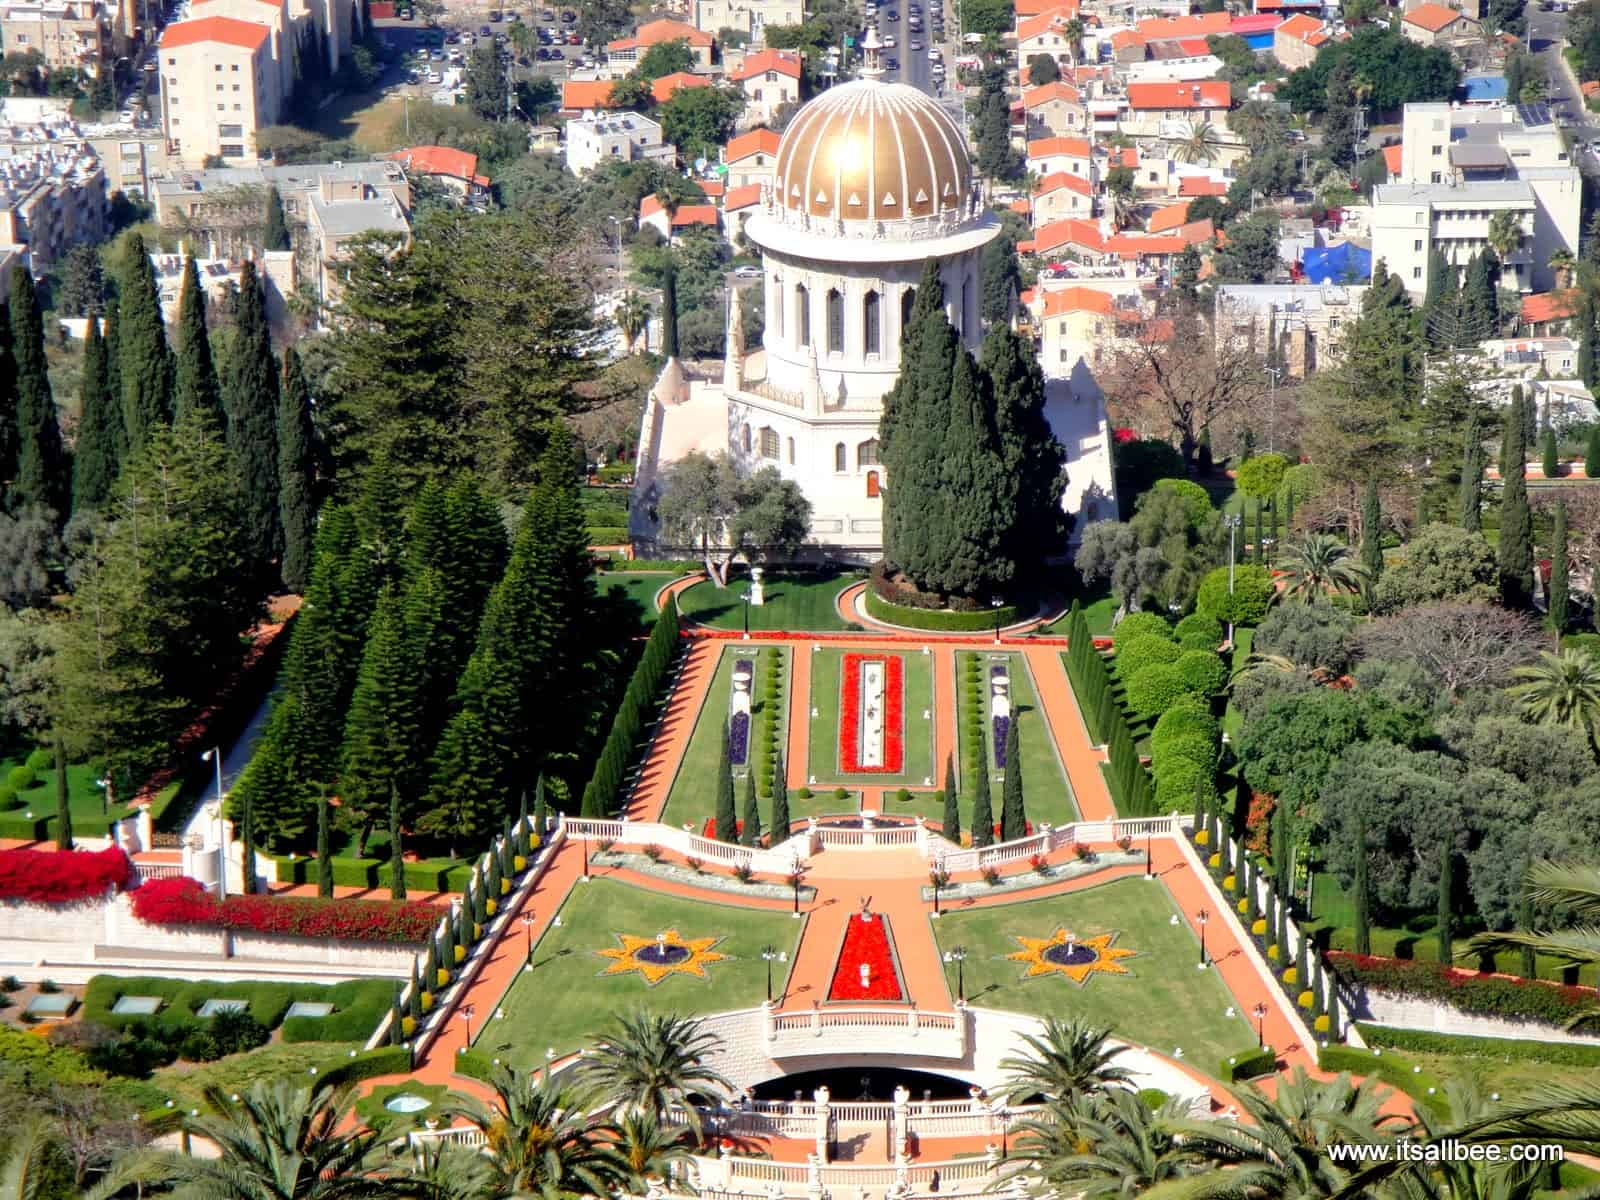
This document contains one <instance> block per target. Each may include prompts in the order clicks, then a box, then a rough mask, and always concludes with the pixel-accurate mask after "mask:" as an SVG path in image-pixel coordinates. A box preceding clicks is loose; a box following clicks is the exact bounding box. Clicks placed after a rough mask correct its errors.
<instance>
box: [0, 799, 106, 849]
mask: <svg viewBox="0 0 1600 1200" xmlns="http://www.w3.org/2000/svg"><path fill="white" fill-rule="evenodd" d="M129 811H130V810H128V809H126V808H121V807H118V808H113V809H112V810H111V812H110V815H108V816H102V815H101V814H99V813H76V812H75V813H73V814H72V833H73V836H74V837H109V836H110V835H111V827H112V826H113V825H114V824H116V823H117V822H118V821H120V820H122V818H123V817H125V816H126V815H127V814H128V812H129ZM29 812H32V813H33V816H31V817H30V816H27V815H26V814H27V813H29ZM58 825H59V822H58V821H57V819H56V804H55V801H54V800H50V801H49V802H48V811H46V810H45V809H43V808H41V807H40V806H39V805H37V804H35V805H34V806H33V807H32V808H31V809H26V808H15V809H12V810H11V811H10V812H3V813H0V838H15V839H17V840H19V841H27V842H51V841H54V840H55V837H56V831H57V828H58Z"/></svg>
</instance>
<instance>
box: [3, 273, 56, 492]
mask: <svg viewBox="0 0 1600 1200" xmlns="http://www.w3.org/2000/svg"><path fill="white" fill-rule="evenodd" d="M11 352H12V355H13V356H14V359H15V362H16V372H17V433H18V443H19V444H18V448H17V474H16V477H15V478H14V479H13V481H12V484H11V489H10V491H9V493H8V494H7V499H8V502H9V505H10V507H11V508H12V509H13V510H21V509H25V508H41V509H45V510H47V511H49V512H51V513H53V514H55V516H56V517H57V518H58V519H62V520H64V519H65V517H66V515H67V506H68V496H69V495H70V492H71V485H72V475H71V470H72V468H71V465H70V464H69V462H68V461H67V452H66V448H65V447H64V446H63V445H62V443H61V426H60V425H58V424H57V423H56V402H55V398H54V397H53V396H52V395H51V393H50V367H49V364H48V363H47V362H46V361H45V355H44V319H43V315H42V314H41V313H40V311H39V297H38V295H37V294H36V293H35V292H34V290H33V275H32V273H31V272H29V271H28V270H27V269H26V268H24V267H13V268H12V269H11Z"/></svg>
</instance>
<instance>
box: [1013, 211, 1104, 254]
mask: <svg viewBox="0 0 1600 1200" xmlns="http://www.w3.org/2000/svg"><path fill="white" fill-rule="evenodd" d="M1105 243H1106V240H1105V238H1104V237H1103V236H1102V235H1101V233H1100V226H1099V225H1097V224H1096V223H1095V222H1093V221H1085V220H1083V219H1082V218H1079V217H1068V218H1067V219H1066V220H1064V221H1051V222H1050V223H1049V224H1048V225H1042V226H1040V227H1039V228H1038V229H1036V230H1034V234H1033V248H1034V250H1035V252H1037V253H1039V254H1048V253H1049V252H1050V251H1052V250H1054V249H1056V248H1057V247H1058V246H1067V245H1076V246H1087V247H1089V248H1090V249H1091V250H1100V249H1103V248H1104V246H1105ZM1019 248H1020V247H1019Z"/></svg>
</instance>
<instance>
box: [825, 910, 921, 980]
mask: <svg viewBox="0 0 1600 1200" xmlns="http://www.w3.org/2000/svg"><path fill="white" fill-rule="evenodd" d="M863 963H865V964H866V966H867V971H868V974H867V986H866V987H862V986H861V965H862V964H863ZM905 998H906V995H905V989H904V988H903V987H901V986H900V968H899V966H898V964H897V963H896V962H895V957H894V941H893V938H892V937H891V936H890V933H889V918H888V917H885V916H884V915H882V914H881V913H873V914H872V918H871V919H870V920H863V919H862V916H861V914H860V913H852V914H851V915H850V920H849V922H848V923H847V924H846V925H845V927H844V939H843V940H842V941H841V942H840V944H839V959H838V961H837V962H836V963H835V964H834V967H833V982H832V983H830V984H829V985H828V999H829V1000H830V1001H841V1000H842V1001H853V1000H904V999H905Z"/></svg>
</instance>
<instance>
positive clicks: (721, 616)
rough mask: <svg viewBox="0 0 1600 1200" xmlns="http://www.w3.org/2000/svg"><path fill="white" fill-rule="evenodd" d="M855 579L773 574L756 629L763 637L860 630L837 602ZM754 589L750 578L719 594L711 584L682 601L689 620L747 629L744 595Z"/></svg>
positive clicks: (756, 614) (753, 610)
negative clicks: (779, 633)
mask: <svg viewBox="0 0 1600 1200" xmlns="http://www.w3.org/2000/svg"><path fill="white" fill-rule="evenodd" d="M854 578H855V577H853V576H850V575H827V574H823V575H819V574H815V573H809V572H808V573H796V574H792V575H791V574H789V573H788V572H784V571H768V572H767V578H766V593H767V599H766V603H765V604H762V605H760V606H759V607H757V606H755V605H751V606H750V628H751V629H752V630H758V631H763V632H764V631H768V630H791V631H794V630H804V631H808V632H818V633H826V632H829V631H836V630H841V629H858V628H860V627H859V626H858V625H856V624H854V623H853V622H850V621H846V620H844V619H843V618H842V617H840V616H839V611H838V609H837V608H836V607H835V605H834V600H835V599H836V598H837V597H838V595H839V593H840V592H842V591H843V590H844V589H845V588H847V587H849V586H850V584H851V583H852V582H854ZM749 586H750V581H749V579H748V577H746V576H733V577H730V578H729V580H728V586H727V587H725V588H718V587H717V586H716V585H715V584H713V583H712V582H711V581H710V580H705V581H703V582H701V583H697V584H695V585H694V586H693V587H691V588H689V589H687V590H686V591H684V592H683V593H682V594H681V595H680V596H679V597H678V607H679V609H680V611H681V612H682V613H683V615H684V616H685V617H688V618H689V619H690V620H693V621H698V622H700V623H701V624H702V625H710V626H711V627H712V628H714V629H743V628H744V620H745V614H744V608H745V605H744V595H745V592H746V591H747V590H748V588H749Z"/></svg>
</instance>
